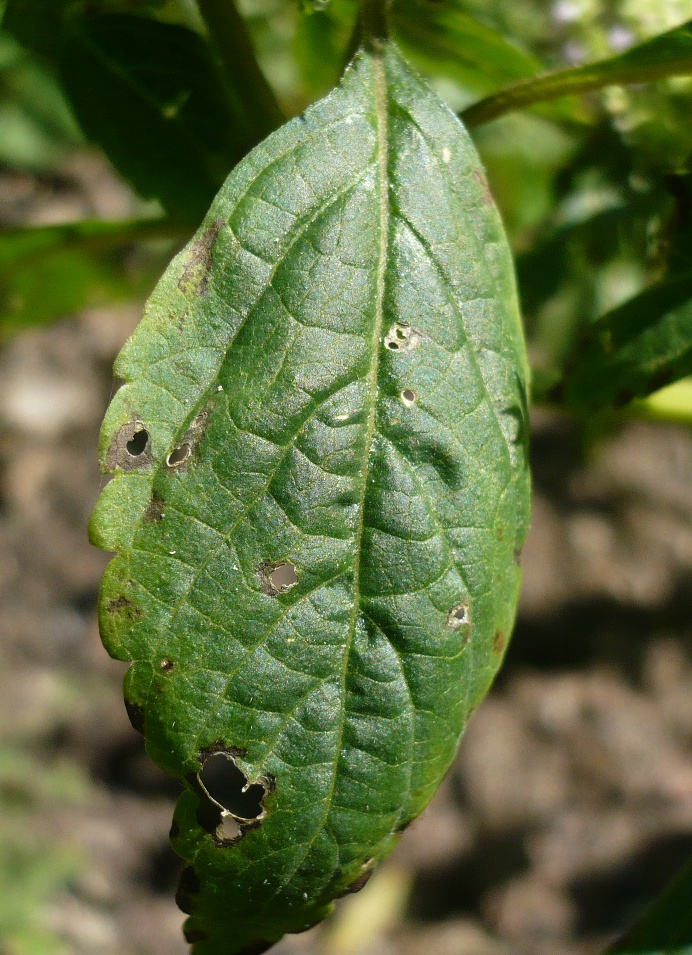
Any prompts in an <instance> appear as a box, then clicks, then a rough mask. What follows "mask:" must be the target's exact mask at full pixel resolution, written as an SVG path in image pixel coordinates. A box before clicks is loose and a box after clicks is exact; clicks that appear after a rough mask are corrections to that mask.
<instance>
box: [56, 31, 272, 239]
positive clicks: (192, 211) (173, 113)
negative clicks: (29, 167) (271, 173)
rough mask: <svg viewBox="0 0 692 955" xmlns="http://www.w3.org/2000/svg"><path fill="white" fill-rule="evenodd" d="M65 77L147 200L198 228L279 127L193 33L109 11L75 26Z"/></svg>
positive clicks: (84, 114)
mask: <svg viewBox="0 0 692 955" xmlns="http://www.w3.org/2000/svg"><path fill="white" fill-rule="evenodd" d="M59 63H60V75H61V78H62V81H63V84H64V86H65V89H66V91H67V94H68V96H69V98H70V101H71V103H72V106H73V108H74V111H75V113H76V116H77V118H78V120H79V122H80V125H81V126H82V129H83V130H84V132H85V134H86V135H87V136H88V138H89V139H91V140H92V141H93V142H96V143H98V144H99V145H100V146H101V147H102V148H103V149H104V150H105V152H106V153H107V154H108V157H109V158H110V159H111V161H112V162H113V163H114V165H115V166H116V168H117V169H118V171H119V172H121V173H122V175H123V176H125V178H126V179H128V180H129V181H130V182H131V183H132V185H133V186H134V188H135V189H136V190H137V191H138V192H139V193H140V194H141V195H142V196H145V197H147V198H156V199H158V200H159V201H160V202H161V204H162V205H163V207H164V208H165V209H166V210H167V211H168V212H170V213H171V214H175V215H177V216H178V217H179V218H188V219H189V220H190V221H192V222H195V223H196V222H198V221H199V219H200V218H201V217H202V215H203V214H204V212H205V211H206V209H207V208H208V206H209V203H210V202H211V200H212V198H213V196H214V195H215V193H216V192H217V190H218V188H219V186H220V185H221V183H222V182H223V180H224V178H225V177H226V175H227V173H228V170H229V169H230V168H232V166H234V165H235V163H237V162H238V161H239V160H240V159H241V157H242V156H244V155H245V154H246V153H247V152H248V150H249V149H250V148H251V147H252V146H254V144H255V143H256V142H257V140H258V138H261V136H263V135H265V134H266V133H267V132H269V131H270V130H271V129H272V128H273V123H269V124H268V125H263V120H262V116H261V114H258V113H257V112H250V111H249V109H246V104H245V102H244V100H243V98H242V96H241V95H239V94H238V93H237V90H236V91H234V93H235V94H236V98H235V99H231V98H229V96H227V95H226V88H225V86H224V84H223V82H222V79H221V75H220V73H219V72H218V71H217V69H216V67H215V65H214V63H213V61H212V59H211V57H210V54H209V49H208V47H207V45H206V43H205V42H204V40H203V39H202V38H201V37H200V36H198V35H197V34H196V33H193V32H192V31H191V30H188V29H186V28H185V27H180V26H176V25H173V24H169V23H158V22H156V21H155V20H148V19H145V18H143V17H137V16H128V15H126V14H108V15H103V16H98V17H91V18H86V19H83V18H80V19H75V20H68V21H67V23H66V25H65V27H64V30H63V34H62V40H61V44H60V49H59Z"/></svg>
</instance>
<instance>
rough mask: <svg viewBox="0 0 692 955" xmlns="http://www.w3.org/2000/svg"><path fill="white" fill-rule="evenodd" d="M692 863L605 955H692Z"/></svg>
mask: <svg viewBox="0 0 692 955" xmlns="http://www.w3.org/2000/svg"><path fill="white" fill-rule="evenodd" d="M690 895H692V860H690V861H689V862H687V863H686V864H685V865H684V866H683V868H682V869H681V870H680V872H679V873H678V874H677V876H676V877H675V878H674V879H673V880H672V881H671V882H670V883H669V884H668V885H667V886H666V888H665V889H664V890H663V892H662V893H661V894H660V895H659V896H658V898H657V899H655V900H654V902H653V903H652V904H651V905H650V906H649V908H648V909H646V911H645V912H644V914H643V915H642V916H641V918H640V919H639V921H638V922H636V923H635V925H634V927H633V928H632V929H630V931H629V932H627V934H626V935H624V936H623V937H622V938H621V939H618V940H617V941H616V942H614V943H613V944H612V945H611V946H609V947H608V949H607V950H606V952H605V955H692V906H690Z"/></svg>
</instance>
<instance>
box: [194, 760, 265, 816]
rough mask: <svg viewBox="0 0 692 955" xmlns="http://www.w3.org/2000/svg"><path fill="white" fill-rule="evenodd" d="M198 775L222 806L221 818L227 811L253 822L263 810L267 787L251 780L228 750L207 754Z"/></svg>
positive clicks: (207, 791)
mask: <svg viewBox="0 0 692 955" xmlns="http://www.w3.org/2000/svg"><path fill="white" fill-rule="evenodd" d="M198 778H199V781H200V783H201V784H202V786H203V788H204V790H205V792H206V794H207V795H208V796H209V798H210V799H211V800H212V801H213V802H215V803H216V805H217V806H218V807H219V808H220V809H221V815H222V822H223V816H224V813H230V814H231V815H232V816H234V817H235V818H236V819H240V820H245V821H248V822H250V821H251V820H253V819H258V818H259V817H260V816H261V815H262V813H263V812H264V807H263V806H262V799H263V798H264V797H265V796H266V794H267V790H266V787H265V786H262V785H261V783H252V784H249V783H248V780H247V776H246V775H245V773H244V772H243V771H242V770H241V769H239V768H238V767H237V766H236V764H235V760H234V759H233V757H232V756H230V755H229V754H228V753H212V754H211V755H210V756H207V758H206V759H205V761H204V765H203V766H202V769H201V770H200V772H199V777H198Z"/></svg>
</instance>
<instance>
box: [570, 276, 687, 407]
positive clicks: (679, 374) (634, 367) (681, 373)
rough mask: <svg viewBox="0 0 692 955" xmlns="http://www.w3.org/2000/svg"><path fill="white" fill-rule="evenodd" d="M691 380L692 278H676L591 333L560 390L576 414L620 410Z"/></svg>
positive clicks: (626, 305) (652, 288)
mask: <svg viewBox="0 0 692 955" xmlns="http://www.w3.org/2000/svg"><path fill="white" fill-rule="evenodd" d="M690 374H692V276H691V275H690V274H689V273H682V274H680V275H675V276H672V277H670V278H668V279H665V280H663V281H661V282H658V283H656V284H655V285H652V286H650V287H649V288H648V289H645V290H644V291H643V292H642V293H641V294H640V295H638V296H636V297H635V298H633V299H631V300H630V301H628V302H625V303H624V305H621V306H620V307H619V308H617V309H615V310H614V311H612V312H610V313H608V314H607V315H604V316H603V317H602V318H601V319H599V320H598V321H597V322H594V323H593V325H592V326H591V327H590V328H589V329H588V333H587V336H586V338H585V341H584V343H583V345H582V346H581V347H580V349H579V350H578V351H577V353H576V354H575V355H574V356H573V358H572V360H571V366H570V368H569V371H568V373H567V375H566V376H565V381H564V383H563V385H562V386H561V391H562V392H563V393H564V398H565V401H566V403H567V404H568V405H569V406H570V407H571V408H574V409H575V410H578V411H580V412H584V411H587V412H588V411H598V410H601V409H603V408H607V407H621V406H622V405H624V404H627V403H629V402H630V401H631V400H632V399H634V398H643V397H646V396H647V395H649V394H651V393H652V392H654V391H657V390H658V389H659V388H662V387H664V386H665V385H669V384H672V383H673V382H674V381H677V380H678V379H680V378H684V377H686V376H687V375H690Z"/></svg>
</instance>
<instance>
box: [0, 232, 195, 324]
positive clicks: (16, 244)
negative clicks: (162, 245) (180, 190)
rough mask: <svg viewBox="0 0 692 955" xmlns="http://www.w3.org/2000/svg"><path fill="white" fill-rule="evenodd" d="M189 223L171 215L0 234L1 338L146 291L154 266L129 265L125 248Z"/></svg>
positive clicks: (169, 234) (167, 234) (172, 235)
mask: <svg viewBox="0 0 692 955" xmlns="http://www.w3.org/2000/svg"><path fill="white" fill-rule="evenodd" d="M186 234H187V229H186V227H185V226H176V225H174V224H172V223H171V222H170V221H169V220H165V219H152V220H141V221H134V222H96V221H95V222H89V221H87V222H80V223H76V224H75V225H59V226H44V227H40V228H34V229H17V230H13V231H11V232H5V233H2V234H0V289H1V291H0V338H2V336H3V335H6V334H8V333H11V332H14V331H16V330H18V329H20V328H24V327H26V326H28V325H37V324H43V323H45V322H49V321H52V320H53V319H56V318H60V317H62V316H64V315H68V314H71V313H73V312H75V311H78V310H79V309H82V308H86V307H89V306H93V305H99V304H102V303H104V302H107V301H117V300H123V299H128V298H134V297H136V296H138V295H141V294H142V293H144V292H146V291H148V289H149V287H150V285H151V284H152V279H153V275H152V271H153V269H157V268H158V267H159V263H158V261H157V262H156V263H155V265H153V269H152V268H144V269H142V268H139V269H137V268H135V269H128V268H126V267H125V265H126V263H125V261H124V258H123V248H124V247H128V246H130V245H131V244H132V243H134V242H138V241H142V240H146V239H161V238H163V239H175V238H178V237H182V236H184V235H186Z"/></svg>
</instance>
